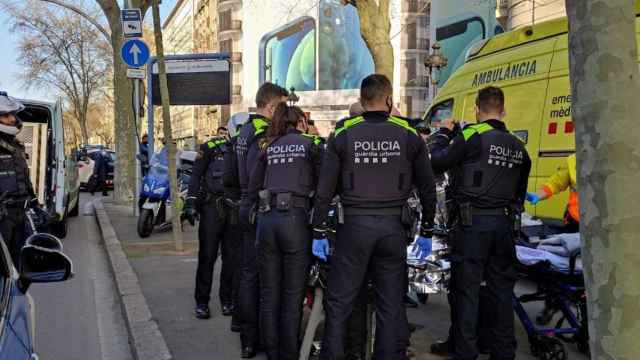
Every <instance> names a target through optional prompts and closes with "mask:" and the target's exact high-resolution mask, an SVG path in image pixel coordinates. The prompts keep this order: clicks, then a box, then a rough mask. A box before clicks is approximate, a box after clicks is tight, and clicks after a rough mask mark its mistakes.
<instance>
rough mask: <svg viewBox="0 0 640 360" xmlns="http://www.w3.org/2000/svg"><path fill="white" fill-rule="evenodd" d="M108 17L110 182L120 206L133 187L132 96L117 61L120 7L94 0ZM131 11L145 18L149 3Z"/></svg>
mask: <svg viewBox="0 0 640 360" xmlns="http://www.w3.org/2000/svg"><path fill="white" fill-rule="evenodd" d="M96 2H97V3H98V4H99V5H100V8H101V9H102V12H103V13H104V14H105V16H106V17H107V21H108V22H109V28H110V30H111V48H112V49H113V97H114V103H113V108H114V109H113V110H114V127H115V132H114V137H115V150H116V154H117V155H116V165H115V169H114V170H115V174H114V179H113V186H114V197H115V199H116V201H118V202H122V203H131V202H133V200H134V198H135V196H134V191H137V190H138V189H137V188H136V187H137V184H136V143H135V141H134V134H135V133H134V129H135V127H134V123H135V118H134V116H133V103H132V97H133V96H132V93H133V85H132V84H131V80H130V79H128V78H127V66H126V64H125V63H124V62H123V61H122V59H121V58H120V48H121V47H122V42H123V35H122V24H121V22H120V21H121V20H120V6H118V2H117V1H116V0H96ZM132 5H133V7H134V8H139V9H141V11H142V15H143V17H144V14H145V12H146V11H147V9H148V7H149V1H148V0H133V1H132Z"/></svg>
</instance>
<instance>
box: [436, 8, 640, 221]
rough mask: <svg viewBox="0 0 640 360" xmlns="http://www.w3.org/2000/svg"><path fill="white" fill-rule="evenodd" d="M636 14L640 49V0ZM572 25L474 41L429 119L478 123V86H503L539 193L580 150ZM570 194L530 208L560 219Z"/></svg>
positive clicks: (553, 24)
mask: <svg viewBox="0 0 640 360" xmlns="http://www.w3.org/2000/svg"><path fill="white" fill-rule="evenodd" d="M636 14H637V16H636V39H637V42H638V48H640V1H639V2H637V3H636ZM567 29H568V27H567V19H557V20H552V21H548V22H544V23H539V24H535V25H532V26H527V27H523V28H519V29H516V30H513V31H510V32H507V33H504V34H500V35H498V36H495V37H493V38H491V39H488V40H484V41H482V42H479V43H477V44H475V45H474V46H472V47H471V49H469V52H468V54H467V59H466V62H465V64H464V65H463V66H462V67H461V68H459V69H458V70H457V71H456V72H455V73H454V74H453V75H452V76H451V77H450V78H449V80H448V81H447V82H446V84H445V85H444V86H443V87H442V88H441V89H440V90H439V92H438V94H437V96H436V98H435V99H434V101H433V102H432V105H431V106H430V108H429V109H428V110H427V113H426V114H425V120H426V121H427V122H429V123H431V124H437V123H438V122H439V121H440V120H442V119H443V118H445V117H449V116H451V117H453V118H454V119H456V120H457V121H465V122H467V123H472V122H475V111H474V106H475V98H476V94H477V92H478V90H479V89H481V88H483V87H486V86H489V85H495V86H499V87H501V88H502V89H503V90H504V92H505V98H506V113H507V116H506V118H505V122H506V124H507V127H508V128H509V130H511V132H513V133H514V134H515V135H517V136H519V137H520V138H521V139H522V140H523V141H525V142H526V144H527V150H528V151H529V155H530V156H531V160H532V169H531V177H530V179H529V191H535V190H536V189H538V188H539V187H540V186H541V185H542V184H543V183H544V182H545V181H546V180H547V179H548V177H549V176H551V175H552V174H553V173H555V172H556V170H557V169H558V167H559V166H560V165H561V164H562V163H563V162H564V161H565V158H566V157H567V156H569V155H570V154H572V153H574V152H575V138H574V133H573V132H574V125H573V122H572V119H571V87H570V83H569V54H568V50H567V47H568V34H567ZM638 62H639V63H640V57H639V59H638ZM621 90H623V89H621ZM614 120H615V119H612V121H614ZM567 198H568V192H565V193H563V194H559V195H557V196H554V197H552V198H551V199H549V200H546V201H542V202H540V203H539V204H538V205H537V206H535V207H531V206H528V207H527V212H529V213H530V214H533V215H535V216H537V217H539V218H541V219H544V220H548V221H549V222H556V221H558V220H561V219H562V217H563V215H564V211H565V208H566V204H567Z"/></svg>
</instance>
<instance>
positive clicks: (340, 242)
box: [313, 75, 435, 359]
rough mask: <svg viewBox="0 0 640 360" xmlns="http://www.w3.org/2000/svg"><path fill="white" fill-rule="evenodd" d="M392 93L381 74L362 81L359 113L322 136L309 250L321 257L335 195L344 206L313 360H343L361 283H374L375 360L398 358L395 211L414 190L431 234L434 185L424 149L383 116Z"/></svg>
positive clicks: (399, 271)
mask: <svg viewBox="0 0 640 360" xmlns="http://www.w3.org/2000/svg"><path fill="white" fill-rule="evenodd" d="M392 92H393V88H392V86H391V83H390V82H389V80H388V79H387V78H386V77H385V76H384V75H371V76H369V77H367V78H365V79H364V80H363V81H362V87H361V89H360V100H361V103H362V105H363V107H364V109H365V110H366V111H365V113H364V114H363V115H362V116H358V117H355V118H350V119H347V120H343V121H341V122H339V123H338V124H337V125H336V130H335V132H334V133H333V134H332V136H331V137H330V138H329V141H328V144H327V150H326V153H325V154H326V155H325V159H324V161H323V168H322V172H321V173H320V179H319V185H318V194H317V198H316V206H315V209H314V219H313V224H314V243H313V253H314V255H316V256H318V257H319V258H321V259H323V260H325V259H326V258H327V255H328V253H329V249H328V243H327V241H326V235H325V234H324V232H325V230H326V227H327V223H326V221H327V209H328V205H329V202H330V201H331V198H332V197H333V196H334V193H335V192H336V188H337V190H338V191H337V193H338V194H339V195H340V197H341V199H342V201H343V205H344V224H342V225H340V226H339V228H338V231H337V240H336V244H335V252H334V255H332V257H331V270H330V273H329V279H328V291H327V304H326V313H327V317H326V327H325V334H324V339H323V342H322V351H321V354H320V358H321V359H342V358H343V357H344V335H345V334H344V333H345V325H346V322H347V320H348V317H349V315H350V313H351V309H352V307H353V304H354V301H355V300H356V297H357V296H358V293H359V291H360V289H361V285H362V283H363V281H364V279H365V278H366V277H367V276H369V277H370V278H371V279H372V281H373V284H374V291H375V297H376V299H375V302H376V335H375V336H376V342H375V354H374V356H375V357H376V358H377V359H401V358H404V356H405V354H404V349H398V341H399V340H402V339H401V338H402V337H403V335H402V334H401V333H402V331H399V330H400V329H402V328H403V327H404V329H406V326H407V323H406V317H405V316H403V311H405V309H404V303H403V295H404V294H405V293H406V287H405V284H406V276H407V275H406V272H405V264H406V247H407V238H406V232H405V226H407V225H408V224H407V225H405V224H403V221H402V213H403V207H404V206H405V205H406V204H407V199H408V198H409V197H410V196H411V192H412V190H413V189H414V187H416V188H417V189H418V193H419V196H420V200H421V201H422V205H423V214H422V215H423V217H422V218H423V220H424V222H423V224H422V230H421V237H422V238H423V239H426V238H429V237H430V236H431V229H432V221H433V216H434V211H435V186H434V182H433V172H432V170H431V165H430V164H429V158H428V156H427V149H426V145H425V143H424V141H422V140H421V139H420V137H419V136H418V134H417V132H416V131H415V129H413V128H412V127H411V126H409V124H408V123H407V122H406V121H405V120H402V119H400V118H397V117H393V116H390V113H391V111H392V108H393V101H392Z"/></svg>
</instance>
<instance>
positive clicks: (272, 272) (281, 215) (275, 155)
mask: <svg viewBox="0 0 640 360" xmlns="http://www.w3.org/2000/svg"><path fill="white" fill-rule="evenodd" d="M306 130H307V124H306V117H305V114H304V112H303V111H302V110H301V109H300V108H298V107H296V106H288V105H287V104H286V103H280V105H278V107H277V108H276V111H275V114H274V115H273V118H272V119H271V124H270V125H269V129H268V130H267V136H266V138H264V139H262V140H261V144H260V147H261V149H262V153H261V156H260V158H259V160H258V163H257V165H256V167H255V168H254V170H253V172H252V174H251V179H250V183H249V191H248V196H247V200H248V201H249V203H248V204H243V206H247V205H250V204H253V203H255V202H256V201H257V202H258V209H259V217H258V228H257V236H258V239H257V244H258V264H259V268H260V317H261V324H262V328H263V336H262V339H263V343H262V345H263V347H264V349H265V351H266V354H267V357H268V358H269V359H271V360H278V359H281V360H287V359H291V360H297V359H298V357H299V349H298V339H299V332H300V322H301V317H302V302H303V300H304V293H305V286H306V279H307V275H308V271H309V265H310V263H311V228H310V226H309V216H308V213H309V210H310V209H311V206H310V205H311V196H312V195H313V193H314V192H315V188H316V181H317V177H318V174H319V173H320V164H321V162H322V158H321V154H322V151H321V148H320V144H321V142H320V139H319V138H318V137H316V136H313V135H307V134H305V132H306Z"/></svg>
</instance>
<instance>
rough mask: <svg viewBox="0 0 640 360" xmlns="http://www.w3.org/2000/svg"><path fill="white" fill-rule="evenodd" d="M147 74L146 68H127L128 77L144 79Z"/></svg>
mask: <svg viewBox="0 0 640 360" xmlns="http://www.w3.org/2000/svg"><path fill="white" fill-rule="evenodd" d="M145 75H146V72H145V70H144V69H134V68H128V69H127V77H128V78H129V79H144V77H145Z"/></svg>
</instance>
